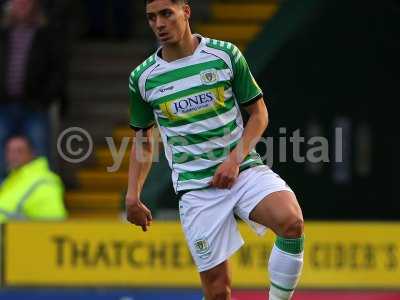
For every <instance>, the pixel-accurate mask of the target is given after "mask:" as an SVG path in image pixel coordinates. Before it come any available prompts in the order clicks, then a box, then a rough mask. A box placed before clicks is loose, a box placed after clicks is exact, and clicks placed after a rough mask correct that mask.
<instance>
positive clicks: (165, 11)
mask: <svg viewBox="0 0 400 300" xmlns="http://www.w3.org/2000/svg"><path fill="white" fill-rule="evenodd" d="M162 16H163V17H166V18H169V17H170V16H172V11H170V10H164V11H163V12H162Z"/></svg>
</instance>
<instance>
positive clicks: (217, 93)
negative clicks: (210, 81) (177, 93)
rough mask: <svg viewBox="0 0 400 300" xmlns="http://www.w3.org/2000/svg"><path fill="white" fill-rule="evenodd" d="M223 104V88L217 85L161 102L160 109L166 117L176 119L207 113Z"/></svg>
mask: <svg viewBox="0 0 400 300" xmlns="http://www.w3.org/2000/svg"><path fill="white" fill-rule="evenodd" d="M224 105H225V93H224V88H223V87H219V88H214V89H211V90H207V91H204V92H201V93H197V94H193V95H189V96H186V97H183V98H179V99H175V100H172V101H169V102H166V103H163V104H161V105H160V109H161V111H162V112H163V114H164V115H165V116H166V117H167V118H168V119H170V120H177V119H186V118H190V117H193V116H195V115H197V114H202V113H207V112H208V111H212V110H215V109H218V108H220V107H223V106H224Z"/></svg>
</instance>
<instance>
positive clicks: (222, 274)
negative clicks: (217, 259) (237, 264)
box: [200, 260, 232, 299]
mask: <svg viewBox="0 0 400 300" xmlns="http://www.w3.org/2000/svg"><path fill="white" fill-rule="evenodd" d="M200 278H201V283H202V286H203V290H204V293H205V295H206V296H207V297H208V298H214V297H215V296H218V295H219V296H224V297H225V298H226V299H230V291H231V282H232V279H231V272H230V270H229V263H228V261H227V260H226V261H224V262H223V263H221V264H219V265H218V266H215V267H214V268H212V269H210V270H207V271H204V272H201V273H200Z"/></svg>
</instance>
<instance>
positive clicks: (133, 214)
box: [126, 197, 153, 231]
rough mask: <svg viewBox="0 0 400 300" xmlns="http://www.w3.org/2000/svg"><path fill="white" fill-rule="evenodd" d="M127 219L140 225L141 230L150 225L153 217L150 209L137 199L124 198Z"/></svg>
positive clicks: (145, 229)
mask: <svg viewBox="0 0 400 300" xmlns="http://www.w3.org/2000/svg"><path fill="white" fill-rule="evenodd" d="M126 212H127V219H128V221H129V222H131V223H132V224H135V225H137V226H141V227H142V230H143V231H147V227H149V226H150V225H151V221H152V220H153V217H152V216H151V212H150V210H149V209H148V208H147V207H146V205H144V204H143V203H142V202H141V201H140V200H139V199H134V198H128V197H127V198H126Z"/></svg>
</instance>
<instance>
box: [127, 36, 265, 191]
mask: <svg viewBox="0 0 400 300" xmlns="http://www.w3.org/2000/svg"><path fill="white" fill-rule="evenodd" d="M196 36H198V38H199V39H200V40H201V42H200V44H199V46H198V47H197V49H196V50H195V52H194V53H193V55H191V56H188V57H184V58H181V59H178V60H175V61H172V62H166V61H164V60H163V59H162V58H161V57H160V56H159V55H158V53H159V51H160V50H161V49H158V50H157V52H156V53H155V54H154V55H152V56H150V57H149V58H148V59H147V60H146V61H145V62H144V63H142V64H141V65H140V66H138V67H137V68H136V69H135V70H134V71H133V72H132V73H131V76H130V78H129V94H130V125H131V127H132V128H148V127H151V126H152V125H154V124H155V123H156V124H157V125H158V127H159V131H160V134H161V137H162V140H163V143H164V150H165V155H166V157H167V159H168V162H169V166H170V168H171V169H172V182H173V185H174V189H175V191H176V192H179V191H184V190H195V189H202V188H206V187H207V186H208V185H209V183H210V181H211V180H212V177H213V175H214V173H215V171H216V169H217V168H218V166H219V165H220V164H221V163H222V162H223V161H224V160H225V159H226V158H227V156H228V155H229V153H230V151H232V150H233V149H234V147H235V146H236V144H237V143H238V142H239V140H240V138H241V137H242V134H243V120H242V115H241V113H240V109H239V105H242V104H250V103H252V102H253V101H255V100H257V99H259V98H260V97H261V96H262V91H261V89H260V88H259V86H258V85H257V83H256V82H255V80H254V78H253V76H252V74H251V72H250V70H249V67H248V65H247V62H246V60H245V58H244V57H243V55H242V54H241V52H240V50H239V49H238V48H237V47H236V46H234V45H233V44H231V43H228V42H224V41H218V40H213V39H208V38H205V37H201V36H199V35H196ZM260 164H262V161H261V159H260V156H259V155H258V153H257V152H255V150H253V151H252V152H251V153H250V154H249V155H248V156H247V157H246V159H245V160H244V161H243V162H242V164H241V166H240V170H244V169H247V168H249V167H252V166H255V165H260Z"/></svg>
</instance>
